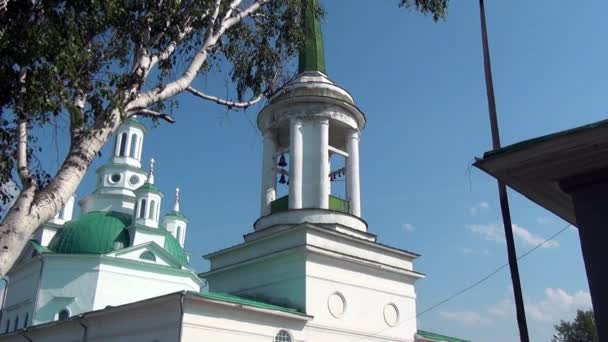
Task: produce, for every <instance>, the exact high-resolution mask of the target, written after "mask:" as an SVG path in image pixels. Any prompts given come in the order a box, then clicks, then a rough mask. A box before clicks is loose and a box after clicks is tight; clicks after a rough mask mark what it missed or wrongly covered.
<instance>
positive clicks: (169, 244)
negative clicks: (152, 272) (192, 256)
mask: <svg viewBox="0 0 608 342" xmlns="http://www.w3.org/2000/svg"><path fill="white" fill-rule="evenodd" d="M163 247H164V248H165V250H166V251H167V252H168V253H169V254H171V255H173V256H174V257H175V258H176V259H177V260H179V262H181V263H182V265H188V257H187V256H186V252H185V251H184V249H183V248H182V245H181V244H180V243H179V241H177V239H175V238H174V237H173V235H171V233H169V232H167V234H166V235H165V245H164V246H163Z"/></svg>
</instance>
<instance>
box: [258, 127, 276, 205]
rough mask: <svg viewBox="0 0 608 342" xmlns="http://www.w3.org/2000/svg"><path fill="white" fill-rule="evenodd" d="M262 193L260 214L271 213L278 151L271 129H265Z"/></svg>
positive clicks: (274, 194)
mask: <svg viewBox="0 0 608 342" xmlns="http://www.w3.org/2000/svg"><path fill="white" fill-rule="evenodd" d="M262 146H263V147H262V148H263V151H262V193H261V196H262V197H261V208H260V215H261V216H266V215H268V214H270V203H271V202H272V201H274V200H275V199H276V196H277V195H276V172H275V168H276V165H275V164H276V158H275V154H276V151H277V147H276V143H275V141H274V136H273V134H272V132H270V131H269V130H266V131H264V140H263V143H262Z"/></svg>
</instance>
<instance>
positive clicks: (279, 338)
mask: <svg viewBox="0 0 608 342" xmlns="http://www.w3.org/2000/svg"><path fill="white" fill-rule="evenodd" d="M291 341H292V339H291V334H290V333H289V332H288V331H287V330H285V329H282V330H280V331H279V332H278V333H277V334H276V336H275V337H274V342H291Z"/></svg>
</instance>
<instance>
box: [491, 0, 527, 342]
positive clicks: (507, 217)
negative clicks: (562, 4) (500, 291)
mask: <svg viewBox="0 0 608 342" xmlns="http://www.w3.org/2000/svg"><path fill="white" fill-rule="evenodd" d="M479 10H480V16H481V40H482V44H483V66H484V72H485V78H486V92H487V97H488V109H489V114H490V129H491V131H492V148H493V149H494V150H497V149H499V148H500V134H499V132H498V118H497V114H496V99H495V97H494V81H493V80H492V65H491V63H490V47H489V44H488V28H487V24H486V10H485V6H484V0H479ZM498 196H499V198H500V210H501V212H502V222H503V225H504V228H505V238H506V240H507V254H508V258H509V268H510V270H511V281H512V282H513V294H514V295H515V309H516V311H517V325H518V327H519V336H520V339H521V341H522V342H529V341H530V337H529V336H528V324H527V322H526V312H525V309H524V298H523V294H522V290H521V282H520V280H519V267H518V266H517V253H516V251H515V241H514V239H513V226H512V224H511V211H510V209H509V198H508V197H507V187H506V186H505V185H504V183H503V182H501V181H500V180H499V181H498Z"/></svg>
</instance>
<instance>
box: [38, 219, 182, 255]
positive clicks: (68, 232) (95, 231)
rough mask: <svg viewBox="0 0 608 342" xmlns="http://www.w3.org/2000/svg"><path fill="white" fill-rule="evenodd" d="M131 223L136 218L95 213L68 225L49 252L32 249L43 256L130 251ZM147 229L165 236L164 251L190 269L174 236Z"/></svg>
mask: <svg viewBox="0 0 608 342" xmlns="http://www.w3.org/2000/svg"><path fill="white" fill-rule="evenodd" d="M131 221H132V216H131V215H128V214H124V213H118V212H113V211H109V212H101V211H94V212H90V213H86V214H83V215H81V216H80V217H79V218H77V219H75V220H73V221H70V222H68V223H67V224H66V225H65V226H64V227H63V228H62V229H61V230H59V232H58V233H57V234H56V235H55V237H53V239H52V240H51V242H50V243H49V247H48V248H45V247H42V246H40V244H38V243H37V241H32V245H33V246H34V248H35V249H36V250H37V251H38V252H39V253H50V252H54V253H60V254H106V253H110V252H113V251H116V250H119V249H122V248H126V247H129V242H130V238H129V232H128V230H127V228H128V227H129V226H130V225H131ZM145 228H148V229H150V230H154V231H157V230H158V232H159V233H161V234H163V235H164V236H165V245H164V246H162V247H163V248H164V249H165V250H166V251H167V253H169V254H170V255H172V256H173V257H175V259H177V260H178V261H179V262H180V263H181V264H182V265H188V257H187V255H186V252H185V251H184V248H183V247H182V245H181V244H180V243H179V241H177V240H176V239H175V238H174V237H173V235H171V233H169V232H168V231H167V230H166V229H164V228H162V227H160V228H159V229H156V228H149V227H145ZM37 247H38V248H37Z"/></svg>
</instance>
